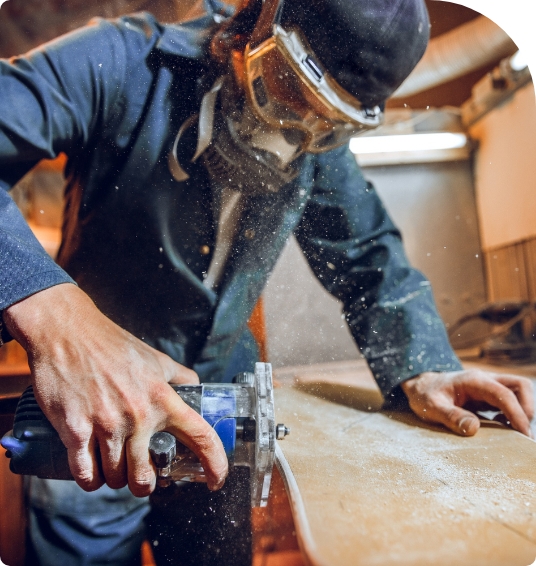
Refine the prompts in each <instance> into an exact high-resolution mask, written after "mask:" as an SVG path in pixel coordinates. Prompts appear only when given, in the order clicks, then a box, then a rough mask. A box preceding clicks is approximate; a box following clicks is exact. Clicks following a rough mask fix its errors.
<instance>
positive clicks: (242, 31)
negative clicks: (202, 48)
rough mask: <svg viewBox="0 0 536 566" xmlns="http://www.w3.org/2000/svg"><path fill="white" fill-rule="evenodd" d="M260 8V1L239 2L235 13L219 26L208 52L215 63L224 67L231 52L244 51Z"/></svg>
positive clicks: (241, 0) (244, 0) (245, 0)
mask: <svg viewBox="0 0 536 566" xmlns="http://www.w3.org/2000/svg"><path fill="white" fill-rule="evenodd" d="M261 8H262V0H240V2H239V3H238V5H237V8H236V13H235V14H234V15H233V16H232V17H231V18H229V19H228V20H226V21H225V22H224V23H223V24H222V25H221V26H220V28H219V29H218V31H217V32H216V33H215V34H214V37H213V38H212V41H211V42H210V52H211V55H212V56H213V57H214V59H215V60H216V61H218V62H219V63H220V64H222V65H226V64H227V63H228V62H229V55H230V54H231V52H232V51H243V50H244V49H245V47H246V45H247V43H248V41H249V38H250V37H251V34H252V33H253V29H254V28H255V24H256V23H257V19H258V17H259V14H260V13H261Z"/></svg>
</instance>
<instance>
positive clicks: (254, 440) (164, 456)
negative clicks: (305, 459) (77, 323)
mask: <svg viewBox="0 0 536 566" xmlns="http://www.w3.org/2000/svg"><path fill="white" fill-rule="evenodd" d="M172 387H173V389H174V390H175V391H176V392H177V393H178V394H179V395H180V397H181V398H182V400H183V401H184V402H185V403H186V404H187V405H189V406H190V407H191V408H192V409H194V410H195V411H197V412H198V413H199V414H200V415H201V416H202V417H203V418H204V419H205V420H206V421H207V422H208V423H209V424H210V425H211V426H212V427H213V428H214V430H215V431H216V432H217V434H218V436H219V437H220V439H221V441H222V443H223V446H224V448H225V452H226V454H227V457H228V459H229V465H230V466H247V467H249V468H250V474H249V475H250V484H251V506H252V507H265V506H266V503H267V500H268V492H269V490H270V481H271V477H272V467H273V462H274V454H275V441H276V439H282V438H284V437H285V436H286V435H287V434H289V432H290V431H289V429H288V428H287V427H286V426H285V425H283V424H278V425H277V426H276V425H275V421H274V396H273V383H272V366H271V364H268V363H261V362H259V363H257V364H255V371H254V372H244V373H240V374H237V375H236V376H235V377H234V379H233V383H204V384H200V385H172ZM0 444H1V445H2V446H3V447H4V448H5V449H6V456H7V457H8V458H10V459H11V461H10V466H9V467H10V469H11V471H12V472H14V473H15V474H24V475H33V476H37V477H40V478H46V479H62V480H68V479H71V480H72V479H73V476H72V475H71V472H70V470H69V464H68V459H67V449H66V448H65V446H64V445H63V443H62V442H61V440H60V437H59V435H58V433H57V432H56V430H55V429H54V428H53V427H52V425H51V424H50V422H49V421H48V419H47V418H46V417H45V415H44V413H43V411H42V410H41V408H40V407H39V405H38V404H37V401H36V400H35V396H34V393H33V389H32V387H31V386H30V387H28V388H27V389H26V390H25V391H24V393H23V394H22V396H21V398H20V400H19V402H18V405H17V409H16V412H15V420H14V424H13V430H11V431H9V432H8V433H7V434H6V435H5V436H4V437H3V438H2V440H1V441H0ZM149 452H150V454H151V458H152V460H153V463H154V465H155V468H156V476H157V483H158V485H159V486H161V487H166V486H169V485H171V484H172V483H173V482H177V481H194V482H203V481H206V477H205V472H204V470H203V468H202V466H201V463H200V462H199V460H198V458H197V457H196V455H195V454H194V453H193V452H192V451H190V450H189V449H188V448H186V446H184V445H183V444H181V443H180V442H178V441H177V439H176V438H175V437H174V436H173V435H171V434H169V433H168V432H157V433H156V434H154V435H153V436H152V438H151V441H150V444H149Z"/></svg>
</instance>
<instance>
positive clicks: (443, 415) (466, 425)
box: [428, 404, 480, 436]
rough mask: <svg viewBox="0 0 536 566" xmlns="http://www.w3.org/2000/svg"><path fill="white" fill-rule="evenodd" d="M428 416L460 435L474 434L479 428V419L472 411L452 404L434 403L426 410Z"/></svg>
mask: <svg viewBox="0 0 536 566" xmlns="http://www.w3.org/2000/svg"><path fill="white" fill-rule="evenodd" d="M428 418H429V419H430V420H432V421H435V422H438V423H441V424H443V425H445V426H446V427H447V428H448V429H449V430H451V431H452V432H455V433H456V434H460V435H461V436H474V435H475V434H476V433H477V431H478V429H479V428H480V420H479V419H478V417H477V416H476V415H475V414H474V413H471V411H467V410H466V409H462V408H461V407H457V406H456V405H454V404H444V405H436V406H435V407H434V409H433V410H430V409H429V410H428Z"/></svg>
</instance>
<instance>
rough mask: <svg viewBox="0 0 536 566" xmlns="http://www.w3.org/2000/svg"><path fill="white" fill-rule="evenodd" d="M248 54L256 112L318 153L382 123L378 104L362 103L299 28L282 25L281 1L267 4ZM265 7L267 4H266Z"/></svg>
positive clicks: (249, 92)
mask: <svg viewBox="0 0 536 566" xmlns="http://www.w3.org/2000/svg"><path fill="white" fill-rule="evenodd" d="M267 4H268V7H267V8H265V9H267V10H268V13H266V12H265V13H261V17H260V18H259V27H258V28H257V29H256V30H255V31H254V33H253V35H252V39H251V41H250V43H249V44H248V45H247V46H246V50H245V53H244V62H245V74H246V77H245V79H246V81H245V82H246V91H247V95H248V99H249V101H250V103H251V105H252V108H253V110H254V112H255V113H256V114H257V115H258V117H259V118H261V119H262V120H265V121H266V122H267V123H268V124H270V125H272V126H273V127H276V128H280V129H282V130H283V131H287V132H289V133H291V134H289V135H292V136H294V137H295V138H296V133H298V138H299V139H297V142H298V143H299V145H300V146H302V148H303V149H304V150H305V151H310V152H312V153H319V152H322V151H326V150H328V149H332V148H335V147H337V146H340V145H342V144H344V143H346V142H347V141H348V140H349V139H350V138H351V137H353V136H355V135H357V134H359V133H362V132H364V131H367V130H371V129H373V128H376V127H377V126H379V125H380V124H381V122H382V120H383V112H382V109H381V108H380V107H379V106H374V107H372V108H366V107H364V106H363V105H362V104H361V103H360V102H359V101H358V100H357V99H356V98H355V97H354V96H352V95H351V94H349V93H348V92H347V91H346V90H344V89H343V88H342V87H341V86H339V84H338V83H337V82H336V81H335V80H334V79H333V77H331V76H330V75H329V73H328V72H327V71H326V70H325V69H324V68H323V67H322V65H321V64H320V63H319V61H318V60H317V59H316V58H315V55H314V53H313V51H312V50H311V48H310V47H309V45H308V44H307V42H306V41H305V39H304V38H302V37H301V36H300V32H299V30H296V29H295V30H289V31H286V30H284V29H283V28H282V27H281V25H280V24H279V20H280V19H281V13H282V6H283V1H282V0H279V1H274V2H271V3H270V2H267ZM265 6H266V5H265Z"/></svg>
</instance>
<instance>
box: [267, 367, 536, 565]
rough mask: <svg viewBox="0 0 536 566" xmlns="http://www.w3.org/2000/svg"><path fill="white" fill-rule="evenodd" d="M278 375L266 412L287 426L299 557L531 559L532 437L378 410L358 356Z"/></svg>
mask: <svg viewBox="0 0 536 566" xmlns="http://www.w3.org/2000/svg"><path fill="white" fill-rule="evenodd" d="M495 369H496V370H497V368H495ZM286 371H287V370H286ZM291 375H292V376H293V379H292V380H291V379H289V377H290V376H291ZM322 376H324V377H322ZM276 377H279V379H280V381H281V382H282V383H283V384H282V386H281V387H279V388H276V391H275V393H276V396H275V403H276V405H275V406H276V419H277V422H284V423H285V424H286V425H287V426H290V427H291V434H290V436H288V437H287V438H286V439H285V440H284V441H280V442H279V443H278V445H279V460H280V466H281V467H282V471H283V475H284V476H285V477H286V481H287V487H288V489H289V491H290V497H291V505H292V508H293V515H294V521H295V524H296V529H297V532H298V539H299V543H300V546H301V549H302V554H303V558H304V560H305V562H306V563H307V564H312V565H322V566H346V565H360V566H362V565H363V566H364V565H381V566H384V565H390V564H396V565H407V566H410V565H411V566H429V565H431V564H433V565H434V566H452V565H454V564H456V565H457V566H480V565H481V566H516V565H519V566H528V565H530V564H532V563H533V562H534V560H535V559H536V489H535V488H536V443H535V442H534V441H532V440H530V439H528V438H526V437H524V436H522V435H521V434H519V433H517V432H514V431H512V430H510V429H507V428H506V427H504V426H503V425H500V424H498V423H492V422H488V423H483V426H482V428H481V430H480V431H479V432H478V433H477V435H476V436H475V437H472V438H462V437H459V436H457V435H454V434H452V433H450V432H447V431H446V429H444V428H442V427H435V426H429V425H426V424H424V423H423V422H422V421H420V420H419V419H417V417H415V416H413V415H412V414H409V413H401V412H380V411H379V410H378V409H379V403H380V400H381V397H379V391H378V390H377V387H376V385H375V383H374V381H373V380H372V377H371V375H370V373H368V370H367V368H366V366H365V365H364V363H362V362H360V361H358V362H349V363H344V364H338V366H337V364H331V365H329V364H328V365H327V366H326V365H323V366H316V367H315V366H310V367H309V368H301V369H300V368H293V369H292V370H291V371H287V373H285V372H282V371H280V372H279V374H278V373H277V372H276ZM291 382H293V385H292V383H291ZM330 391H332V393H333V395H331V396H330V393H329V392H330ZM322 397H323V398H322ZM326 397H329V398H331V399H332V400H331V401H330V400H326ZM335 401H336V402H335ZM342 403H345V405H346V406H345V405H344V404H342Z"/></svg>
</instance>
